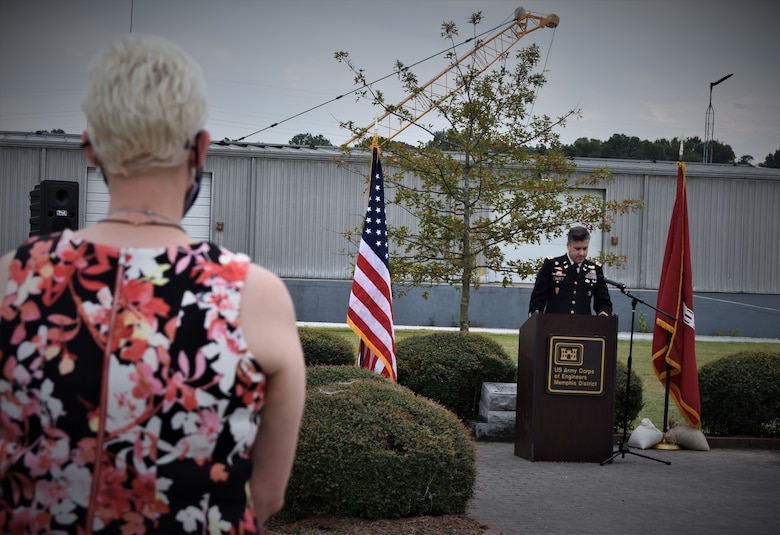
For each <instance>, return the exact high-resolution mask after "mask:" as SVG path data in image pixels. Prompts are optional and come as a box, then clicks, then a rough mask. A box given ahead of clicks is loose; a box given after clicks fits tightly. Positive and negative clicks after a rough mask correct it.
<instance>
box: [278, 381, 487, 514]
mask: <svg viewBox="0 0 780 535" xmlns="http://www.w3.org/2000/svg"><path fill="white" fill-rule="evenodd" d="M309 371H310V372H313V373H314V374H316V373H318V372H319V371H320V370H319V369H318V368H311V369H310V370H309ZM331 372H332V370H329V371H328V372H327V373H331ZM374 375H376V374H374ZM313 382H314V383H317V382H318V381H317V380H316V379H315V380H314V381H313ZM475 481H476V450H475V447H474V443H473V441H472V439H471V438H470V436H469V433H468V430H467V429H466V428H465V427H464V426H463V425H462V424H461V423H460V422H459V421H458V420H457V418H456V417H455V415H453V414H452V413H451V412H449V411H448V410H446V409H445V408H444V407H442V406H440V405H438V404H436V403H434V402H432V401H430V400H428V399H425V398H421V397H418V396H415V395H414V393H413V392H411V391H410V390H408V389H406V388H404V387H402V386H400V385H397V384H394V383H392V382H391V381H388V380H385V379H383V380H382V381H373V380H366V379H356V380H352V381H339V382H334V383H327V384H321V385H318V386H312V387H310V388H309V389H308V391H307V396H306V409H305V412H304V417H303V423H302V426H301V434H300V440H299V443H298V449H297V452H296V458H295V463H294V466H293V471H292V475H291V477H290V482H289V484H288V487H287V493H286V498H285V506H284V508H283V509H282V511H281V512H280V513H279V515H278V516H279V518H280V519H284V520H291V521H294V520H299V519H302V518H308V517H311V516H315V515H326V516H345V517H358V518H367V519H380V518H401V517H408V516H420V515H440V514H465V512H466V510H467V505H468V503H469V501H470V500H471V498H472V497H473V495H474V485H475Z"/></svg>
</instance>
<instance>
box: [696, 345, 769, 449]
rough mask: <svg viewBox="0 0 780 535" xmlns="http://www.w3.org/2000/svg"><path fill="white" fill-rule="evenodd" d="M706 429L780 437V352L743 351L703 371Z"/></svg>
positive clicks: (701, 389) (711, 432)
mask: <svg viewBox="0 0 780 535" xmlns="http://www.w3.org/2000/svg"><path fill="white" fill-rule="evenodd" d="M699 399H700V400H701V419H702V430H703V431H704V432H705V433H707V434H709V435H712V436H751V437H778V436H780V353H770V352H753V351H743V352H740V353H736V354H734V355H729V356H728V357H723V358H720V359H718V360H715V361H713V362H710V363H708V364H705V365H704V366H702V367H701V369H700V370H699Z"/></svg>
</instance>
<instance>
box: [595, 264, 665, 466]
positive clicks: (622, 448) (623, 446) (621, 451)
mask: <svg viewBox="0 0 780 535" xmlns="http://www.w3.org/2000/svg"><path fill="white" fill-rule="evenodd" d="M603 280H604V282H606V283H607V284H611V285H612V286H615V287H617V288H619V289H620V292H621V293H622V294H623V295H625V296H626V297H628V298H630V299H631V335H630V338H629V344H628V359H627V360H626V391H625V394H624V397H623V438H622V440H621V441H620V442H619V443H618V448H617V449H616V450H615V451H613V452H612V455H611V456H610V457H609V458H608V459H605V460H603V461H601V463H599V464H600V465H601V466H604V465H605V464H607V463H611V462H612V461H613V460H614V459H615V457H617V456H618V455H620V456H621V458H625V456H626V454H627V453H628V454H630V455H636V456H637V457H644V458H645V459H650V460H651V461H657V462H659V463H664V464H666V465H670V464H672V463H671V461H664V460H663V459H656V458H655V457H650V456H649V455H642V454H641V453H635V452H633V451H631V449H630V448H629V446H628V440H627V435H628V391H629V389H630V387H631V362H632V360H633V351H634V316H635V315H636V304H637V303H642V304H643V305H646V306H648V307H650V308H652V309H653V310H655V311H656V312H659V313H661V314H663V315H664V316H667V317H669V318H670V319H672V320H673V321H677V318H675V317H674V316H672V315H670V314H667V313H666V312H664V311H663V310H659V309H657V308H656V307H654V306H653V305H650V304H648V303H646V302H645V301H642V300H641V299H639V298H638V297H636V296H635V295H632V294H631V292H629V291H628V290H626V285H625V284H621V283H619V282H614V281H611V280H609V279H603ZM667 384H668V380H667Z"/></svg>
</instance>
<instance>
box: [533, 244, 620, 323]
mask: <svg viewBox="0 0 780 535" xmlns="http://www.w3.org/2000/svg"><path fill="white" fill-rule="evenodd" d="M591 306H592V307H593V310H595V311H596V314H606V315H608V316H609V315H611V314H612V300H611V299H610V297H609V289H608V288H607V283H606V282H604V272H603V271H602V269H601V264H596V263H594V262H591V261H590V260H587V259H586V260H585V261H584V262H583V263H582V265H581V267H580V272H579V273H577V267H576V266H575V265H573V264H571V262H569V257H568V255H563V256H558V257H556V258H547V259H546V260H545V261H544V264H542V268H541V269H540V270H539V273H538V275H537V276H536V283H535V284H534V289H533V292H531V300H530V303H529V305H528V313H529V315H530V314H533V313H534V312H540V313H542V312H546V313H553V314H592V313H593V312H592V309H591Z"/></svg>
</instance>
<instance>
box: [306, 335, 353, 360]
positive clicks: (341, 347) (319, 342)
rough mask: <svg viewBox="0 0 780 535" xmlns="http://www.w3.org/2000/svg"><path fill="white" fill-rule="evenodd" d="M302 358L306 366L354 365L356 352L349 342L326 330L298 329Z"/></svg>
mask: <svg viewBox="0 0 780 535" xmlns="http://www.w3.org/2000/svg"><path fill="white" fill-rule="evenodd" d="M298 337H299V338H300V339H301V347H302V348H303V358H304V360H305V361H306V365H307V366H317V365H320V364H335V365H340V364H354V363H355V362H356V361H357V352H356V351H355V348H354V347H353V346H352V344H351V343H350V341H349V340H347V339H346V338H344V337H343V336H341V335H340V334H338V333H334V332H332V331H328V330H327V329H316V328H312V327H299V328H298Z"/></svg>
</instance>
